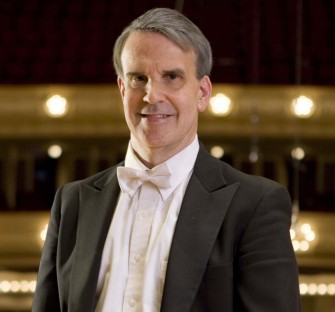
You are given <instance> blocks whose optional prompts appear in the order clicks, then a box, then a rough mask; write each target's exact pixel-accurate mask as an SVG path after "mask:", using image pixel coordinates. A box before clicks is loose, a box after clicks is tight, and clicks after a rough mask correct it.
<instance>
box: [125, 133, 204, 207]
mask: <svg viewBox="0 0 335 312" xmlns="http://www.w3.org/2000/svg"><path fill="white" fill-rule="evenodd" d="M198 152H199V141H198V136H197V135H196V136H195V138H194V140H193V141H192V143H191V144H189V145H188V146H186V147H185V148H184V149H183V150H181V151H180V152H179V153H178V154H176V155H174V156H172V157H171V158H169V159H168V160H167V161H166V164H167V166H168V167H169V169H170V171H171V182H172V183H171V187H170V188H167V189H159V192H160V194H161V196H162V199H163V201H165V200H166V199H167V198H168V197H169V196H170V195H171V194H172V192H173V191H174V190H175V189H176V187H177V186H178V185H179V184H180V183H181V182H182V181H183V180H184V179H186V178H187V177H188V176H189V174H190V173H191V171H192V170H193V167H194V163H195V160H196V158H197V155H198ZM125 167H130V168H133V169H137V170H148V169H149V168H148V167H146V166H145V165H144V164H143V163H142V162H141V161H140V160H139V159H138V158H137V156H136V155H135V153H134V150H133V148H132V147H131V144H130V143H129V145H128V149H127V154H126V158H125Z"/></svg>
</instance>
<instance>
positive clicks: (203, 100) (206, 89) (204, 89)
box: [198, 76, 212, 112]
mask: <svg viewBox="0 0 335 312" xmlns="http://www.w3.org/2000/svg"><path fill="white" fill-rule="evenodd" d="M211 95H212V83H211V80H210V78H209V77H208V76H204V77H202V78H201V80H200V81H199V91H198V111H199V112H203V111H204V110H205V109H206V108H207V105H208V103H209V100H210V98H211Z"/></svg>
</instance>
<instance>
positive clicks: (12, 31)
mask: <svg viewBox="0 0 335 312" xmlns="http://www.w3.org/2000/svg"><path fill="white" fill-rule="evenodd" d="M158 6H162V7H170V8H177V9H179V10H181V11H182V12H183V13H185V14H186V15H187V16H188V17H189V18H190V19H191V20H193V21H194V22H195V23H196V24H197V25H198V26H199V27H200V28H201V29H202V30H203V32H204V34H205V35H206V36H207V37H208V39H209V41H210V42H211V44H212V47H213V54H214V68H213V72H212V80H213V82H214V83H233V84H304V85H331V86H332V85H335V75H334V72H335V40H334V35H335V19H334V16H335V1H333V0H271V1H265V0H249V1H244V0H206V1H204V0H192V1H190V0H189V1H187V0H185V1H181V0H179V1H178V0H157V1H154V0H151V1H150V0H142V1H135V0H128V1H125V0H122V1H121V0H94V1H93V0H85V1H83V0H49V1H45V0H30V1H25V0H11V1H1V2H0V29H1V32H0V43H1V44H0V59H1V60H2V61H1V63H0V83H1V84H36V83H42V84H45V83H71V84H77V83H82V84H88V83H89V84H98V83H110V82H114V81H115V77H114V74H113V69H112V66H111V54H112V49H113V44H114V41H115V39H116V37H117V35H118V34H119V33H120V32H121V30H122V29H123V28H124V27H125V26H126V25H127V24H128V23H129V22H130V21H131V20H132V19H133V18H135V17H136V16H138V15H140V14H142V13H143V12H144V11H146V10H147V9H150V8H153V7H158ZM299 8H300V9H301V10H300V9H299ZM299 13H301V15H299ZM300 25H301V27H300Z"/></svg>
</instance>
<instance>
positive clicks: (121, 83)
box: [117, 76, 125, 101]
mask: <svg viewBox="0 0 335 312" xmlns="http://www.w3.org/2000/svg"><path fill="white" fill-rule="evenodd" d="M117 85H118V87H119V90H120V94H121V98H122V101H123V98H124V92H125V86H124V82H123V80H122V78H121V77H119V76H118V77H117Z"/></svg>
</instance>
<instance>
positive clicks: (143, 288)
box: [95, 136, 199, 312]
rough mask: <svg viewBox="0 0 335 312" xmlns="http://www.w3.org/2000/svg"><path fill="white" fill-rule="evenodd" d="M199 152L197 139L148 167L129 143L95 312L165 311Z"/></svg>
mask: <svg viewBox="0 0 335 312" xmlns="http://www.w3.org/2000/svg"><path fill="white" fill-rule="evenodd" d="M198 151H199V142H198V137H197V136H196V137H195V139H194V140H193V142H192V143H191V144H190V145H189V146H187V147H186V148H185V149H184V150H182V151H181V152H179V153H178V154H177V155H175V156H173V157H172V158H170V159H169V160H167V161H166V162H164V163H163V164H160V165H158V166H156V167H154V168H152V169H148V168H147V167H146V166H145V165H143V164H142V163H141V162H140V160H139V159H138V158H137V157H136V155H135V154H134V151H133V149H132V147H131V146H130V144H129V146H128V150H127V154H126V159H125V167H119V168H118V179H119V184H120V187H121V192H120V196H119V200H118V204H117V207H116V210H115V213H114V217H113V220H112V222H111V225H110V228H109V232H108V235H107V238H106V242H105V246H104V250H103V255H102V262H101V267H100V273H99V279H98V286H97V304H96V308H95V312H107V311H108V312H111V311H112V312H158V311H160V306H161V299H162V294H163V288H164V281H165V273H166V268H167V262H168V258H169V252H170V247H171V242H172V238H173V233H174V229H175V226H176V222H177V219H178V214H179V210H180V206H181V203H182V200H183V197H184V194H185V190H186V187H187V185H188V182H189V179H190V177H191V174H192V172H193V167H194V163H195V160H196V157H197V154H198ZM125 168H127V169H128V168H129V169H130V172H129V171H128V172H124V171H125V170H124V169H125ZM133 169H135V170H136V171H135V170H133ZM129 175H130V176H131V177H130V178H129ZM125 176H126V177H125ZM137 178H138V179H137ZM125 179H127V181H126V182H125Z"/></svg>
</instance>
